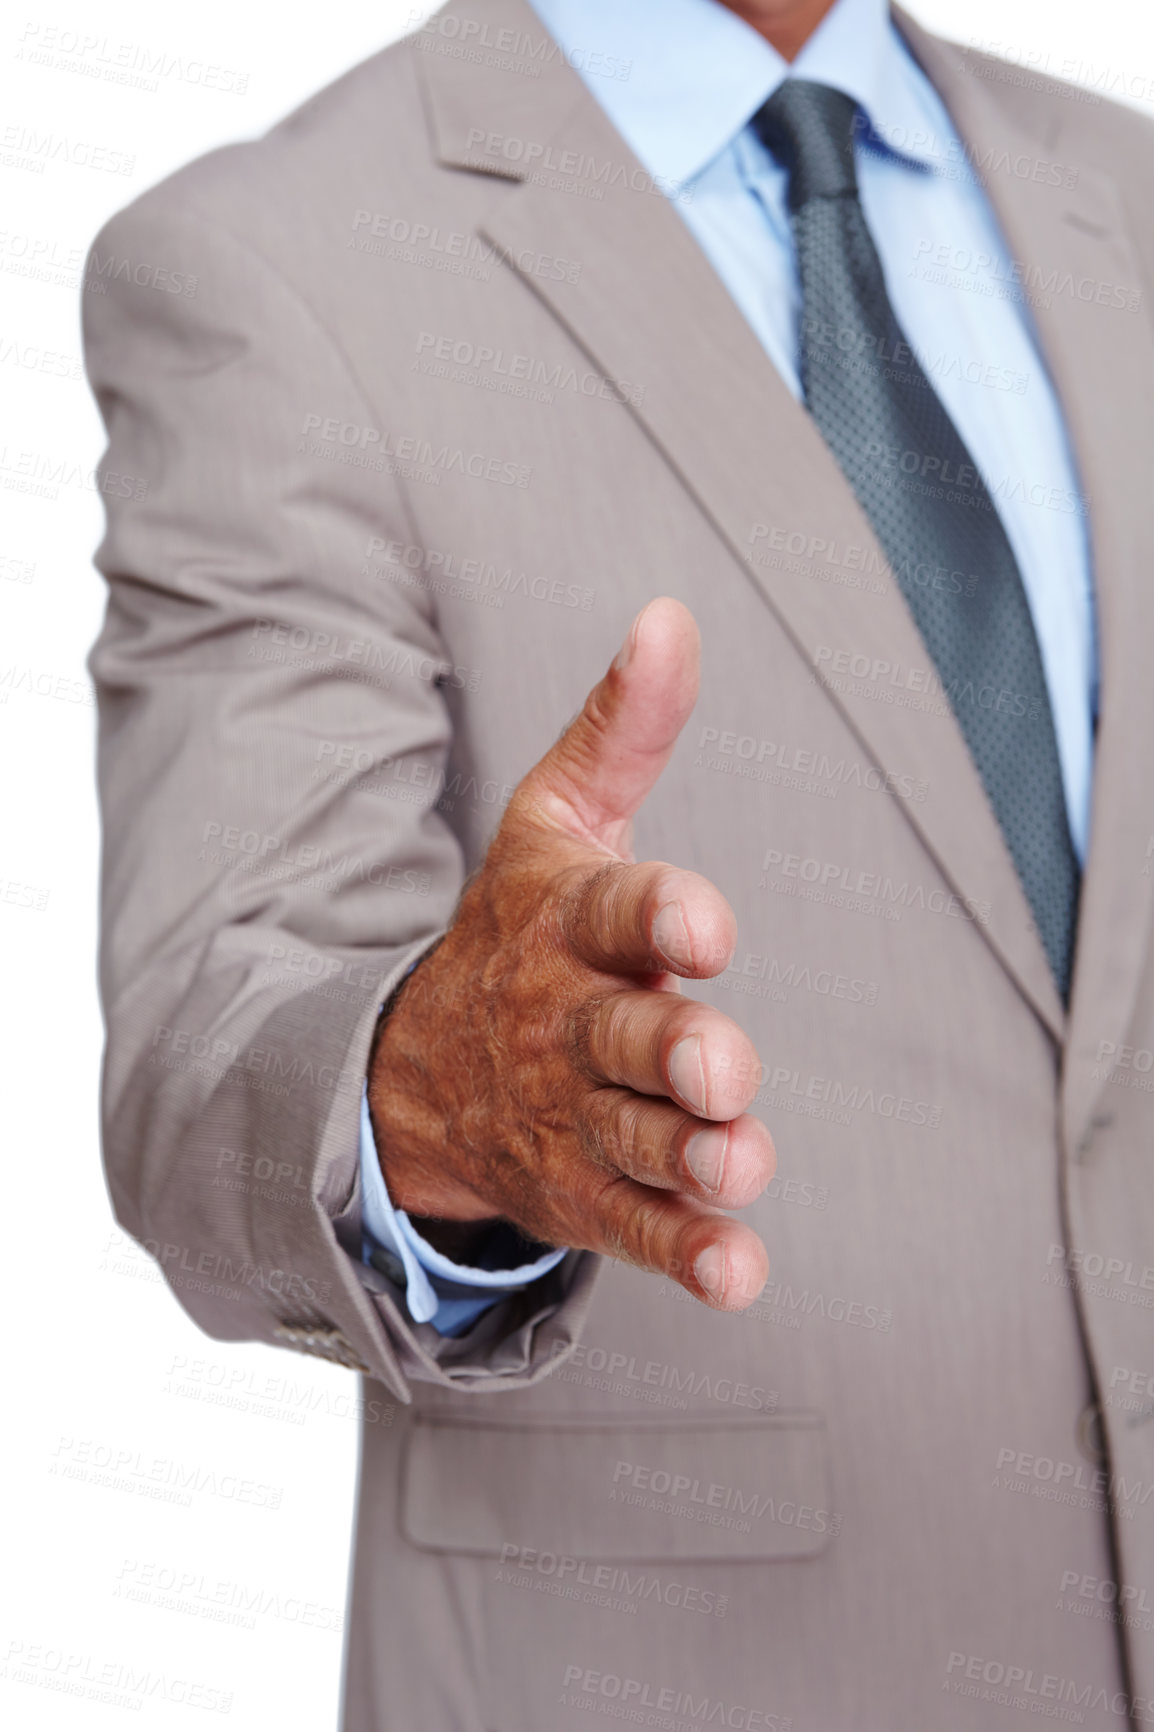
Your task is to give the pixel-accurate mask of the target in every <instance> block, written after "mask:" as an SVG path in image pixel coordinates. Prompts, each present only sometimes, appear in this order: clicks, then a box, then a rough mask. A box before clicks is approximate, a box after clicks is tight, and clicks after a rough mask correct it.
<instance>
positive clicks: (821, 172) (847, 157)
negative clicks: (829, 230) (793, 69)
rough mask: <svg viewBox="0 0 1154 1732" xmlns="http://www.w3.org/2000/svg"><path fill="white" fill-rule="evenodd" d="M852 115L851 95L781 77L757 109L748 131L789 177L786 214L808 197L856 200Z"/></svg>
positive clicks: (795, 209)
mask: <svg viewBox="0 0 1154 1732" xmlns="http://www.w3.org/2000/svg"><path fill="white" fill-rule="evenodd" d="M856 115H857V104H856V103H855V102H854V99H853V97H852V96H846V95H845V94H844V93H843V92H842V91H840V90H834V89H832V88H831V86H830V85H828V84H814V83H812V82H811V81H810V80H808V79H805V78H787V79H786V80H785V81H784V83H782V84H779V85H778V87H777V89H776V90H775V91H774V93H773V95H772V96H771V97H770V99H769V101H768V102H766V103H764V104H763V106H762V107H761V108H759V109H758V111H757V113H756V114H755V115H754V117H753V124H754V127H755V128H756V130H757V133H758V135H759V137H760V138H761V141H762V143H763V144H764V145H765V147H766V149H767V150H769V151H771V152H772V153H773V155H774V156H775V157H776V158H777V160H778V161H779V162H780V163H781V164H782V166H783V167H784V168H785V169H786V170H787V172H788V174H789V208H790V210H791V211H799V210H800V209H801V208H802V206H803V205H806V204H808V203H809V201H810V199H812V198H846V197H854V196H856V194H857V173H856V170H855V169H854V161H853V134H854V121H855V118H856Z"/></svg>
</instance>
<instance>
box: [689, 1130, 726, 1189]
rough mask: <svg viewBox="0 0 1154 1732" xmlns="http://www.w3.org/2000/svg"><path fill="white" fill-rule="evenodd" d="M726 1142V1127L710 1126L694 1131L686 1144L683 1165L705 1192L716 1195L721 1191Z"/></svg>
mask: <svg viewBox="0 0 1154 1732" xmlns="http://www.w3.org/2000/svg"><path fill="white" fill-rule="evenodd" d="M728 1142H729V1126H728V1125H710V1127H709V1129H708V1130H705V1131H695V1132H694V1134H693V1135H692V1136H691V1137H690V1139H689V1142H688V1143H687V1144H686V1148H685V1164H686V1166H687V1167H688V1168H689V1170H690V1172H691V1173H692V1174H693V1176H694V1178H695V1179H696V1180H697V1182H698V1184H699V1185H704V1187H705V1189H706V1190H707V1191H712V1192H714V1193H716V1192H717V1191H720V1189H721V1179H722V1175H723V1173H724V1172H725V1149H726V1145H727V1144H728Z"/></svg>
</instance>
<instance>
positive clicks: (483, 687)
mask: <svg viewBox="0 0 1154 1732" xmlns="http://www.w3.org/2000/svg"><path fill="white" fill-rule="evenodd" d="M1152 170H1154V139H1152V137H1151V134H1150V131H1149V128H1148V126H1147V124H1146V123H1145V122H1144V121H1143V120H1141V119H1138V118H1136V117H1135V116H1134V115H1132V114H1130V113H1127V112H1125V111H1123V110H1120V109H1116V108H1113V107H1110V106H1108V105H1104V104H1102V103H1100V102H1094V103H1088V102H1075V101H1073V100H1071V97H1070V94H1069V92H1068V91H1067V90H1066V89H1065V88H1064V87H1062V86H1061V85H1057V84H1055V83H1053V82H1051V81H1049V80H1047V79H1045V78H1041V77H1031V78H1030V79H1028V80H1023V79H1022V78H1021V77H1019V76H1017V75H1014V76H1009V75H1008V73H1007V69H1006V68H1004V67H1002V66H1000V65H999V64H998V63H997V62H996V61H993V60H990V59H988V58H986V57H984V56H983V55H980V54H975V53H967V52H964V51H962V50H960V49H958V48H956V47H953V46H951V45H949V44H946V43H944V42H942V41H940V40H936V39H934V38H933V37H930V36H928V35H927V34H926V33H925V32H924V31H922V30H921V29H920V28H919V27H918V26H917V25H915V24H914V23H913V21H912V20H910V19H909V18H908V17H906V16H905V15H904V14H901V13H898V12H895V13H894V14H892V16H891V15H890V14H889V13H887V12H886V10H885V9H884V7H883V6H882V4H881V3H880V0H837V4H836V5H833V6H832V7H831V6H830V5H829V4H828V0H813V3H810V0H798V3H795V4H788V3H784V4H783V3H781V0H767V3H765V4H749V5H736V4H735V5H733V6H731V7H728V8H726V7H723V6H721V5H718V4H715V3H714V0H676V3H674V4H667V5H664V6H662V7H660V8H659V7H657V6H656V5H655V4H653V3H652V0H615V3H614V4H610V3H609V0H596V3H595V0H585V3H584V4H582V5H575V4H573V3H571V0H535V3H534V5H533V6H532V7H530V5H529V4H528V3H527V0H471V3H470V4H468V5H466V6H464V7H462V8H458V9H449V10H446V11H444V12H442V13H439V14H437V15H436V16H435V17H434V18H433V19H432V20H430V21H429V23H428V24H427V25H426V26H424V27H423V28H422V29H421V30H420V31H419V32H417V33H416V34H415V35H414V36H412V37H411V38H410V39H408V40H407V41H406V42H403V43H402V44H400V45H399V46H398V47H396V48H394V49H392V50H390V51H388V52H387V53H384V54H382V55H380V56H378V57H377V58H375V59H374V60H371V61H369V62H368V63H366V64H365V65H364V66H361V67H359V68H357V69H356V70H354V71H353V72H352V73H350V74H349V75H348V76H347V77H345V78H344V79H342V80H341V81H340V82H339V83H338V84H337V85H335V86H334V87H333V88H332V89H331V90H328V91H325V92H323V93H322V94H321V95H320V96H318V97H317V98H315V99H314V100H313V101H312V102H310V103H309V104H308V105H306V107H305V108H304V109H302V110H301V111H300V112H299V113H297V114H296V115H294V116H292V117H291V118H290V119H289V120H288V121H286V122H285V123H284V124H283V125H282V126H280V127H278V128H277V129H275V130H274V132H273V133H271V134H270V135H269V136H268V137H267V138H265V139H262V140H260V141H258V142H256V143H254V144H249V145H243V146H239V147H236V148H233V149H230V150H226V151H221V152H218V153H216V154H215V155H213V156H210V157H208V158H206V159H205V160H203V161H202V162H199V163H197V164H195V165H193V166H192V167H191V168H189V169H187V170H185V171H183V172H182V173H181V174H179V175H177V176H176V177H174V179H172V180H171V181H169V182H167V183H166V184H165V185H164V186H162V187H161V188H159V189H157V190H155V191H154V192H152V193H149V194H146V195H145V196H144V198H142V199H141V200H139V201H138V202H137V203H136V204H135V205H133V206H132V207H131V208H130V209H129V210H128V211H126V212H125V213H123V214H122V215H121V216H119V217H118V218H116V219H115V220H114V221H113V223H112V224H111V225H110V226H109V228H108V229H107V230H106V231H105V233H104V234H103V235H102V236H101V237H100V240H99V241H98V242H97V244H96V247H95V249H94V261H104V265H103V268H102V275H103V276H104V277H105V278H106V286H107V292H106V293H105V294H102V295H101V296H99V297H96V296H90V297H88V305H87V323H88V331H87V343H88V355H89V361H90V369H91V374H92V378H93V382H94V386H95V389H96V391H97V393H98V396H99V399H100V402H101V406H102V409H103V412H104V414H105V417H106V420H107V424H108V429H109V440H110V446H109V454H108V457H107V460H106V461H107V465H108V467H109V468H110V469H112V470H116V471H118V472H119V473H121V474H123V475H128V476H133V477H137V478H140V485H138V486H137V487H135V488H134V489H132V490H130V491H132V492H133V493H134V495H135V496H134V497H132V498H128V497H125V498H124V499H120V498H118V497H116V495H115V492H113V493H112V494H111V495H110V513H109V531H108V536H107V538H106V540H105V542H104V545H103V547H102V549H101V554H100V565H101V569H102V570H103V572H104V573H105V575H106V577H107V579H108V582H109V586H110V604H109V614H108V620H107V623H106V626H105V628H104V631H103V633H102V635H101V638H100V640H99V642H98V644H97V646H96V649H95V651H94V655H93V670H94V674H95V677H96V679H97V682H98V688H99V693H100V712H101V743H100V770H101V779H102V789H103V798H104V803H105V811H106V837H107V843H106V866H105V880H104V905H105V941H104V950H103V958H102V979H103V990H104V994H105V1001H106V1006H107V1020H108V1029H109V1042H108V1056H107V1067H106V1079H105V1124H106V1150H107V1165H108V1171H109V1176H110V1183H111V1187H112V1193H113V1198H114V1203H115V1207H116V1210H117V1214H118V1217H119V1219H120V1220H121V1222H122V1223H123V1224H124V1225H125V1227H126V1228H127V1229H128V1230H129V1231H130V1232H132V1233H134V1234H136V1235H137V1236H138V1237H139V1238H140V1239H141V1240H142V1241H143V1242H144V1244H145V1245H147V1246H148V1247H149V1249H150V1250H151V1251H152V1252H153V1254H154V1255H155V1256H156V1257H157V1259H158V1261H159V1262H160V1264H161V1267H162V1268H163V1269H164V1270H165V1272H166V1274H167V1275H168V1278H169V1280H170V1281H171V1283H172V1285H173V1287H174V1290H175V1291H176V1293H177V1294H178V1296H179V1298H180V1300H181V1302H182V1303H183V1304H184V1305H185V1306H186V1307H187V1309H188V1310H189V1312H190V1313H191V1314H192V1316H193V1317H195V1318H196V1319H197V1321H198V1322H199V1323H200V1324H201V1325H202V1326H203V1327H204V1328H205V1329H206V1330H207V1331H208V1332H209V1333H210V1334H212V1335H214V1336H216V1337H218V1338H220V1339H228V1340H244V1339H255V1340H261V1341H266V1342H272V1343H276V1344H280V1345H283V1346H286V1347H291V1348H296V1349H298V1350H300V1351H304V1352H307V1353H315V1354H319V1355H322V1356H324V1357H327V1358H330V1359H335V1360H337V1361H339V1362H340V1363H342V1364H346V1365H349V1366H350V1367H354V1368H358V1369H359V1370H360V1371H361V1373H362V1374H363V1376H364V1377H365V1378H366V1380H367V1383H366V1395H367V1397H371V1400H370V1399H366V1403H365V1414H366V1419H365V1424H364V1427H363V1434H362V1469H361V1489H360V1507H359V1520H358V1534H357V1540H356V1554H355V1565H354V1576H353V1588H352V1606H351V1614H350V1635H349V1647H348V1654H347V1678H346V1705H345V1724H346V1726H347V1728H348V1732H369V1729H370V1728H374V1729H375V1728H382V1727H396V1728H408V1727H413V1726H421V1727H428V1728H434V1727H435V1728H445V1729H446V1732H448V1729H450V1728H451V1729H452V1732H542V1729H544V1728H550V1729H551V1732H552V1729H553V1728H566V1727H570V1726H572V1727H580V1726H582V1725H585V1724H587V1720H586V1718H585V1716H587V1715H588V1714H590V1713H598V1714H604V1715H608V1716H610V1717H613V1718H619V1719H622V1720H624V1721H626V1722H627V1723H632V1724H638V1725H651V1726H670V1727H679V1728H681V1727H692V1728H694V1729H696V1728H698V1727H704V1726H712V1725H726V1726H733V1727H743V1728H754V1727H772V1728H783V1727H785V1726H787V1725H793V1724H796V1725H797V1726H798V1727H802V1726H808V1727H814V1728H821V1729H823V1732H828V1729H832V1728H847V1729H848V1728H851V1727H852V1728H871V1729H873V1728H887V1729H888V1728H893V1727H915V1726H916V1727H928V1726H935V1727H951V1728H952V1727H955V1726H956V1727H963V1728H964V1727H967V1726H983V1727H1012V1726H1018V1725H1020V1724H1021V1715H1022V1714H1023V1713H1034V1714H1040V1715H1042V1716H1044V1717H1048V1718H1059V1719H1066V1720H1072V1719H1077V1720H1078V1723H1080V1724H1085V1725H1088V1726H1094V1727H1107V1726H1110V1727H1116V1726H1118V1725H1124V1724H1126V1723H1127V1722H1128V1721H1129V1722H1130V1723H1132V1724H1135V1725H1139V1724H1144V1723H1146V1721H1148V1720H1149V1718H1150V1717H1151V1716H1152V1715H1154V1707H1151V1700H1152V1698H1154V1615H1152V1614H1151V1607H1152V1605H1154V1422H1152V1420H1154V1399H1151V1395H1152V1391H1154V1381H1152V1380H1154V1346H1152V1341H1154V1330H1152V1328H1151V1323H1152V1315H1151V1314H1152V1312H1154V1175H1152V1173H1151V1169H1150V1139H1149V1128H1150V1111H1149V1104H1148V1097H1147V1084H1148V1081H1149V1075H1148V1073H1149V1069H1150V1066H1151V1065H1152V1064H1154V1059H1152V1057H1151V1054H1152V1051H1154V971H1152V969H1151V966H1150V962H1149V959H1148V942H1147V933H1148V918H1149V900H1150V894H1149V893H1150V874H1149V864H1148V862H1149V859H1150V858H1151V857H1152V855H1154V844H1152V842H1151V838H1152V836H1154V808H1152V801H1151V794H1152V772H1151V767H1150V766H1151V759H1150V754H1149V753H1148V751H1147V750H1146V739H1147V736H1148V732H1149V728H1150V725H1151V723H1152V721H1154V714H1152V710H1154V682H1151V680H1150V679H1149V676H1148V672H1147V669H1146V666H1145V661H1146V653H1145V652H1146V646H1147V645H1148V644H1149V643H1150V641H1151V625H1152V623H1154V619H1152V616H1154V598H1152V591H1151V586H1150V583H1149V581H1148V572H1147V566H1148V548H1147V537H1146V535H1145V533H1144V530H1145V522H1146V516H1147V507H1146V500H1147V497H1148V492H1149V475H1150V473H1151V466H1152V462H1154V435H1152V432H1151V426H1150V414H1149V402H1150V398H1151V393H1152V391H1154V347H1152V344H1151V329H1150V319H1149V300H1148V295H1149V275H1150V270H1151V266H1152V263H1154V260H1152V256H1151V229H1150V224H1149V221H1148V217H1147V214H1146V210H1145V196H1146V195H1145V188H1146V187H1147V186H1148V184H1149V176H1150V173H1151V172H1152ZM144 260H147V261H152V262H154V263H157V262H163V264H164V265H165V267H166V269H167V270H168V272H169V273H178V275H179V280H181V281H185V282H191V281H193V280H194V281H195V291H194V292H192V291H189V292H187V293H184V294H181V295H176V294H163V293H161V292H159V290H157V289H156V288H152V287H148V286H145V280H144V279H142V277H141V274H140V273H139V272H137V271H134V269H133V266H134V264H136V263H138V262H140V261H144ZM108 261H111V264H109V263H108ZM171 280H177V278H176V277H173V278H172V279H171ZM657 597H660V598H663V599H660V600H655V599H654V598H657ZM698 634H700V650H699V637H698ZM615 651H616V654H615V653H614V652H615ZM611 657H612V658H613V659H612V661H611V662H610V658H611ZM607 664H608V666H607ZM574 717H576V719H575V720H574V719H573V718H574ZM567 724H569V725H568V726H567ZM551 742H553V743H552V744H551ZM1091 813H1092V822H1091ZM634 821H635V822H634ZM631 824H633V829H632V831H631ZM682 982H691V983H692V986H691V988H690V989H689V990H684V989H683V986H682ZM382 1007H383V1009H382ZM764 1121H768V1122H769V1123H770V1124H771V1125H772V1127H773V1131H774V1136H775V1138H776V1141H777V1144H778V1146H779V1165H778V1170H777V1172H776V1174H775V1173H774V1150H773V1145H772V1143H771V1141H770V1137H769V1132H768V1131H767V1130H766V1128H765V1123H764ZM302 1195H303V1196H305V1197H306V1198H307V1204H306V1205H305V1206H301V1203H300V1198H301V1197H302ZM732 1209H739V1210H741V1219H740V1220H738V1219H735V1218H734V1217H733V1216H732V1215H731V1214H729V1213H726V1212H725V1211H727V1210H732ZM766 1244H768V1246H769V1253H770V1254H769V1260H768V1264H767V1261H766V1252H765V1249H764V1246H765V1245H766ZM767 1270H768V1278H767ZM382 1416H383V1417H384V1419H387V1420H388V1421H389V1423H384V1422H383V1421H382ZM318 1495H322V1496H323V1487H322V1488H318Z"/></svg>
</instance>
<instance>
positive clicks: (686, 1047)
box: [669, 1034, 705, 1114]
mask: <svg viewBox="0 0 1154 1732" xmlns="http://www.w3.org/2000/svg"><path fill="white" fill-rule="evenodd" d="M669 1080H670V1081H671V1082H672V1084H673V1086H674V1088H675V1089H676V1090H677V1092H678V1094H679V1095H680V1096H681V1099H682V1100H683V1101H684V1102H685V1105H686V1106H687V1107H688V1108H689V1109H690V1111H691V1112H695V1113H702V1114H703V1113H704V1112H705V1068H704V1066H703V1065H702V1062H701V1036H700V1035H699V1034H687V1035H686V1036H685V1039H684V1040H679V1041H678V1043H677V1045H676V1046H675V1047H674V1049H673V1051H672V1052H671V1053H670V1055H669Z"/></svg>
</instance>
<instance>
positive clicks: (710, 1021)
mask: <svg viewBox="0 0 1154 1732" xmlns="http://www.w3.org/2000/svg"><path fill="white" fill-rule="evenodd" d="M582 1022H583V1027H579V1028H578V1030H577V1048H578V1056H579V1058H580V1059H581V1060H583V1061H584V1063H585V1066H586V1068H587V1069H588V1071H589V1073H590V1074H591V1075H592V1076H593V1077H594V1078H595V1079H597V1080H598V1081H600V1082H610V1083H618V1084H620V1085H621V1086H622V1087H623V1088H629V1089H636V1091H637V1092H638V1093H639V1094H643V1095H668V1096H669V1097H670V1098H671V1099H672V1100H675V1101H676V1102H677V1104H678V1105H679V1106H681V1107H684V1108H685V1110H686V1112H689V1113H693V1114H694V1115H695V1116H696V1117H697V1118H702V1119H715V1120H728V1119H735V1118H737V1117H738V1116H739V1115H740V1114H741V1113H743V1112H744V1111H745V1109H746V1108H747V1107H748V1106H749V1104H750V1102H751V1101H752V1100H753V1097H754V1095H755V1094H756V1093H757V1087H758V1079H759V1069H760V1067H759V1065H758V1059H757V1053H756V1052H755V1051H754V1048H753V1045H752V1043H751V1042H750V1039H749V1036H748V1035H747V1034H745V1033H744V1032H743V1031H742V1030H741V1029H740V1028H738V1026H737V1024H736V1023H735V1022H732V1021H731V1020H730V1018H729V1017H728V1016H726V1015H724V1014H723V1012H722V1011H720V1010H715V1009H714V1008H713V1006H712V1005H708V1004H697V1003H695V1002H694V1000H692V999H688V998H681V997H678V996H676V995H674V994H673V993H668V992H645V991H637V992H615V993H613V994H611V996H610V997H608V998H605V999H602V1000H600V1001H599V1002H597V1003H594V1004H593V1005H591V1006H590V1007H589V1009H588V1011H587V1013H586V1014H585V1016H584V1017H583V1018H582Z"/></svg>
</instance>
